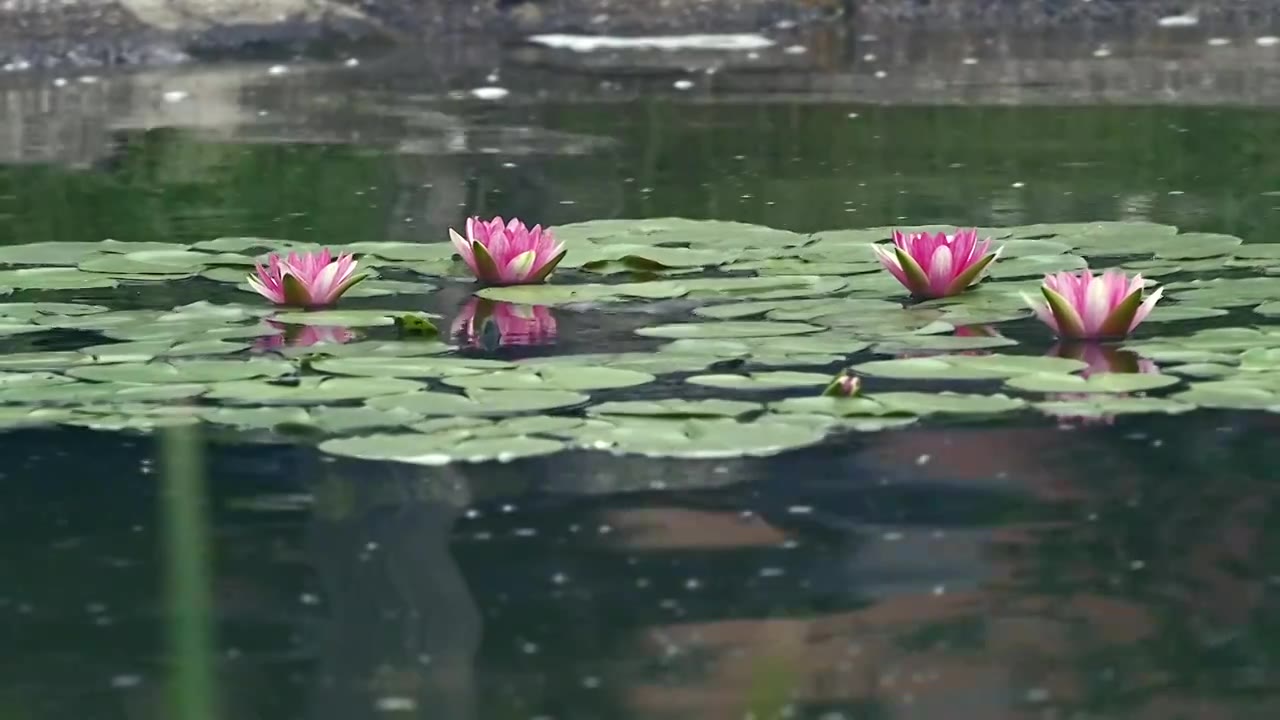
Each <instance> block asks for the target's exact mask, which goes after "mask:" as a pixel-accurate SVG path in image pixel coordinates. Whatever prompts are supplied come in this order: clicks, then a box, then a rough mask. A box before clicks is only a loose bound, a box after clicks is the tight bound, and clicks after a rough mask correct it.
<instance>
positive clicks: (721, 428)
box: [562, 418, 826, 459]
mask: <svg viewBox="0 0 1280 720" xmlns="http://www.w3.org/2000/svg"><path fill="white" fill-rule="evenodd" d="M562 436H564V437H567V438H568V439H570V440H571V441H572V442H573V444H574V445H577V446H579V447H584V448H590V449H596V450H608V451H610V452H614V453H618V454H635V455H643V456H646V457H666V458H683V459H720V458H733V457H763V456H768V455H776V454H778V453H781V452H785V451H788V450H793V449H796V448H801V447H805V446H808V445H814V444H816V443H818V442H821V441H822V439H823V438H824V437H825V436H826V428H825V427H816V426H813V425H808V424H801V423H787V422H783V421H777V420H757V421H754V422H739V421H735V420H732V419H728V418H711V419H689V418H686V419H672V418H662V419H659V418H615V419H611V420H609V421H607V422H605V421H601V420H597V421H595V422H592V423H588V424H587V425H584V426H582V427H580V428H577V429H575V430H574V431H572V432H566V433H563V434H562Z"/></svg>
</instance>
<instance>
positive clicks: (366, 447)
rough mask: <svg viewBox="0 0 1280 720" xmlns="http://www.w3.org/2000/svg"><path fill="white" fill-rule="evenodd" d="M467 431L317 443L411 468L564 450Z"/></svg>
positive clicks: (550, 443) (542, 441)
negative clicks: (408, 465)
mask: <svg viewBox="0 0 1280 720" xmlns="http://www.w3.org/2000/svg"><path fill="white" fill-rule="evenodd" d="M466 432H467V431H466V430H456V431H444V432H439V433H431V434H417V433H399V434H383V435H365V436H361V437H349V438H335V439H332V440H326V441H324V442H322V443H320V451H321V452H325V453H328V454H330V455H339V456H343V457H353V458H359V459H361V460H385V461H391V462H400V463H408V464H411V465H429V466H438V465H448V464H450V463H457V462H487V461H497V462H510V461H512V460H517V459H521V458H528V457H539V456H543V455H550V454H551V453H555V452H559V451H560V450H563V449H564V443H562V442H560V441H559V440H552V439H549V438H540V437H524V436H519V435H514V436H507V437H479V438H469V437H467V435H466Z"/></svg>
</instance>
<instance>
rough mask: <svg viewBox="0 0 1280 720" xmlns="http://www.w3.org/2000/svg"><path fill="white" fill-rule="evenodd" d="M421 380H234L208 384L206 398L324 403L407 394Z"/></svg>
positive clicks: (256, 402)
mask: <svg viewBox="0 0 1280 720" xmlns="http://www.w3.org/2000/svg"><path fill="white" fill-rule="evenodd" d="M422 388H423V385H422V383H418V382H414V381H412V380H406V379H402V378H385V377H378V378H370V377H360V378H355V377H325V378H319V377H303V378H300V379H298V380H297V381H294V382H268V381H264V380H236V381H232V382H223V383H217V384H216V385H213V386H211V389H210V391H209V393H208V395H207V397H209V398H211V399H214V400H222V401H224V402H228V403H234V404H243V405H326V404H328V403H334V402H343V401H348V400H364V399H366V398H375V397H378V396H406V397H407V396H409V395H412V394H414V393H415V391H417V390H420V389H422Z"/></svg>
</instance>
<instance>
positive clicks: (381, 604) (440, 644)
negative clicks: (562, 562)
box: [307, 473, 483, 720]
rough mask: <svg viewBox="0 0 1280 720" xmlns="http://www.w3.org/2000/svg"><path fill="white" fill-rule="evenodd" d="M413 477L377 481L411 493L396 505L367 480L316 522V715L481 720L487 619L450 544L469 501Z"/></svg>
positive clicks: (349, 719) (312, 532)
mask: <svg viewBox="0 0 1280 720" xmlns="http://www.w3.org/2000/svg"><path fill="white" fill-rule="evenodd" d="M393 474H394V473H393ZM436 480H437V482H438V480H439V479H438V478H436ZM415 482H417V481H416V480H413V479H410V478H408V477H407V476H406V478H405V482H402V483H398V482H396V481H395V480H394V479H391V480H388V479H386V478H383V477H378V478H375V479H374V485H375V486H383V487H381V488H379V491H384V490H385V489H386V486H387V485H388V484H396V485H400V486H401V487H402V488H403V489H404V490H406V491H407V493H406V496H403V497H401V498H400V499H399V500H398V501H391V502H388V499H387V498H385V497H384V498H377V499H373V498H371V496H372V495H374V494H375V492H374V491H371V490H372V489H371V488H369V487H368V486H367V484H361V483H353V484H345V483H344V484H343V488H344V491H345V492H347V493H348V494H349V495H350V497H351V498H353V499H354V501H353V502H351V504H350V505H347V506H346V507H345V508H339V509H337V511H334V510H335V508H334V507H333V505H332V504H331V505H330V506H329V508H328V511H327V512H318V513H316V514H315V515H314V516H313V517H312V520H311V523H310V526H309V528H308V533H307V534H308V538H307V556H308V558H309V559H310V563H311V565H312V566H313V567H314V568H315V569H316V571H317V572H318V573H319V577H320V580H321V585H322V587H323V588H324V599H325V601H326V603H327V605H328V618H327V619H326V621H325V623H324V626H323V629H322V630H321V639H320V643H319V647H318V649H317V652H318V658H317V660H318V665H317V667H316V670H315V674H314V680H313V682H312V683H311V690H310V698H309V700H308V705H309V708H310V709H309V711H308V714H307V717H308V718H309V720H326V719H329V718H332V719H333V720H356V719H357V718H374V717H384V716H385V715H386V714H387V713H394V714H395V716H396V717H414V718H427V717H433V718H434V717H438V718H449V719H450V720H453V719H454V718H456V719H457V720H469V719H470V718H473V717H477V715H476V714H475V713H476V703H477V698H476V687H475V684H476V680H475V670H476V668H475V660H476V653H477V651H478V649H479V645H480V638H481V629H482V624H483V623H482V618H481V616H480V611H479V609H478V608H477V606H476V601H475V599H474V598H473V596H472V593H471V590H470V589H469V588H468V586H467V583H466V580H465V579H464V578H463V576H462V574H461V572H460V570H459V566H458V563H457V560H456V559H455V556H454V554H453V552H452V551H451V549H450V539H451V533H452V532H453V526H454V522H455V521H456V520H457V518H458V517H459V515H460V514H461V512H462V507H461V505H460V503H459V502H458V501H457V499H456V498H450V497H447V496H442V495H440V494H431V493H427V494H426V496H425V497H423V496H422V494H420V493H415V492H413V491H412V485H413V484H414V483H415ZM414 495H418V497H414Z"/></svg>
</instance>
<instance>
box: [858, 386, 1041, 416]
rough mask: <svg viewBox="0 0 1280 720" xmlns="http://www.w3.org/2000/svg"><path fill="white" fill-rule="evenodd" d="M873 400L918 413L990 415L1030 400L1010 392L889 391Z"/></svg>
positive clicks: (1014, 408) (1018, 407) (1024, 404)
mask: <svg viewBox="0 0 1280 720" xmlns="http://www.w3.org/2000/svg"><path fill="white" fill-rule="evenodd" d="M872 399H873V400H875V401H876V402H878V403H880V404H881V405H883V406H885V407H886V408H888V409H889V410H896V411H899V412H907V413H912V414H916V415H928V414H933V413H945V414H965V415H967V414H975V415H986V414H995V413H1005V412H1009V411H1011V410H1018V409H1020V408H1023V407H1025V406H1026V401H1025V400H1022V399H1020V398H1011V397H1008V396H1006V395H969V394H963V393H953V392H941V393H921V392H885V393H876V394H875V395H874V396H872Z"/></svg>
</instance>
